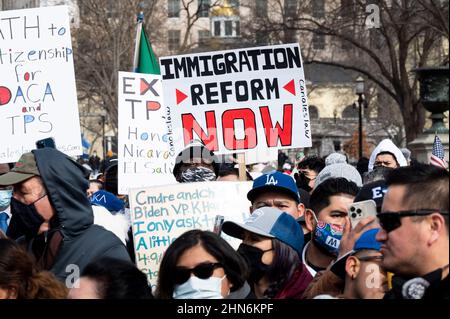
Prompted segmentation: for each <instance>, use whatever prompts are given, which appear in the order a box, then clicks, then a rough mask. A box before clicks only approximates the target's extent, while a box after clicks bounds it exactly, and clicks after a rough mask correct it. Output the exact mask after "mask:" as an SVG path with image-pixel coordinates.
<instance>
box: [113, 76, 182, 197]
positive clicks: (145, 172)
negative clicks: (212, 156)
mask: <svg viewBox="0 0 450 319" xmlns="http://www.w3.org/2000/svg"><path fill="white" fill-rule="evenodd" d="M162 95H163V94H162V82H161V76H158V75H153V74H141V73H130V72H119V94H118V96H119V154H118V155H119V156H118V160H119V164H118V165H119V193H120V194H128V189H129V188H136V187H149V186H157V185H164V184H165V185H167V184H172V183H175V178H174V176H173V174H172V171H173V166H174V163H175V156H176V155H177V154H176V151H175V148H174V136H173V134H172V130H171V120H170V118H169V117H167V114H166V113H167V112H166V108H165V107H164V104H163V97H162Z"/></svg>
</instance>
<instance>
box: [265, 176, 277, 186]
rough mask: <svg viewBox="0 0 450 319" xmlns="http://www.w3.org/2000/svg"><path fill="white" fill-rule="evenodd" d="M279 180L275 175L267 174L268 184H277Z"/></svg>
mask: <svg viewBox="0 0 450 319" xmlns="http://www.w3.org/2000/svg"><path fill="white" fill-rule="evenodd" d="M277 184H278V181H277V180H276V179H275V177H274V176H273V175H267V179H266V185H274V186H275V185H277Z"/></svg>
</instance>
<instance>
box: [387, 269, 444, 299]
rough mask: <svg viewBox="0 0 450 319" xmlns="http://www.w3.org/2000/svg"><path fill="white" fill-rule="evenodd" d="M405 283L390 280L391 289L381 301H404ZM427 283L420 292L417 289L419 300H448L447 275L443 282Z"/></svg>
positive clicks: (399, 279) (402, 280) (403, 281)
mask: <svg viewBox="0 0 450 319" xmlns="http://www.w3.org/2000/svg"><path fill="white" fill-rule="evenodd" d="M416 279H417V278H416ZM406 282H408V280H405V279H403V278H400V277H397V276H394V277H393V279H392V289H391V290H390V291H388V292H387V293H386V294H385V295H384V298H383V299H406V298H405V296H404V295H403V293H404V290H405V289H404V285H405V284H406ZM429 283H430V285H429V286H428V287H427V288H426V289H424V290H421V289H420V287H419V292H421V295H422V296H421V298H420V299H424V300H435V301H436V300H448V299H450V282H449V276H448V275H447V277H445V278H444V279H443V280H431V281H429ZM416 289H417V288H416Z"/></svg>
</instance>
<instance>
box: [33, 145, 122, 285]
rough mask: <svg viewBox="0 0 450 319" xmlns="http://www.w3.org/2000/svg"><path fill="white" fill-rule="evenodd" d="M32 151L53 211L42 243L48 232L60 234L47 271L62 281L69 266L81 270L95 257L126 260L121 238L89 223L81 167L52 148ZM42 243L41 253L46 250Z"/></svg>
mask: <svg viewBox="0 0 450 319" xmlns="http://www.w3.org/2000/svg"><path fill="white" fill-rule="evenodd" d="M33 154H34V156H35V159H36V164H37V167H38V170H39V173H40V174H41V178H42V181H43V183H44V185H45V188H46V190H47V194H48V197H49V200H50V203H51V205H52V207H53V208H54V210H55V216H54V217H53V218H52V219H51V220H50V230H49V232H48V234H47V237H49V241H48V242H47V241H46V242H45V243H46V244H45V246H49V245H50V242H51V240H52V239H51V237H50V236H52V234H54V233H56V232H58V233H59V234H60V235H61V237H62V239H61V240H60V242H59V243H58V246H57V249H56V250H55V251H56V254H55V255H54V259H53V262H52V265H51V266H50V268H49V269H48V270H50V271H51V272H53V273H54V274H55V275H56V276H57V277H58V278H59V279H61V280H65V278H66V277H67V276H68V275H70V274H72V273H73V272H74V270H73V267H74V266H73V265H76V266H78V269H79V271H80V273H81V272H82V271H83V269H84V268H85V267H86V266H87V265H88V264H89V263H90V262H91V261H93V260H94V259H96V258H99V257H104V256H108V257H112V258H117V259H122V260H127V261H130V257H129V255H128V253H127V251H126V248H125V246H124V244H123V243H122V242H121V240H120V239H119V238H118V237H117V236H115V235H114V234H113V233H112V232H110V231H108V230H106V229H104V228H103V227H101V226H98V225H95V224H94V223H93V222H94V214H93V211H92V207H91V203H90V202H89V199H88V198H87V195H86V190H87V189H88V187H89V185H88V184H89V182H88V180H87V179H86V178H85V177H84V168H83V167H82V166H81V165H79V164H78V163H76V162H75V161H73V160H72V159H70V158H69V157H68V156H66V155H65V154H63V153H61V152H59V151H57V150H55V149H52V148H43V149H37V150H33ZM45 246H44V250H43V251H44V255H45V251H46V250H48V249H47V248H48V247H45ZM44 257H45V256H44ZM68 266H69V267H68Z"/></svg>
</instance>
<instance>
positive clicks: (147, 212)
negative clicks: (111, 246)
mask: <svg viewBox="0 0 450 319" xmlns="http://www.w3.org/2000/svg"><path fill="white" fill-rule="evenodd" d="M251 187H252V183H251V182H202V183H189V184H177V185H167V186H162V187H152V188H142V189H130V196H129V199H130V215H131V219H132V227H133V237H134V246H135V252H136V264H137V266H138V268H139V269H140V270H141V271H143V272H144V273H145V274H146V275H147V277H148V280H149V283H150V284H151V285H152V286H153V287H155V285H156V282H157V277H158V271H159V264H160V263H161V260H162V257H163V254H164V252H165V251H166V249H167V247H168V246H169V245H170V244H171V243H172V242H173V241H174V240H175V239H176V238H178V237H179V236H180V235H181V234H183V233H185V232H186V231H188V230H192V229H202V230H211V231H212V230H213V227H214V221H215V218H216V216H217V215H222V216H224V219H225V220H232V221H236V222H243V221H244V220H245V219H246V218H248V217H249V216H250V212H249V207H250V205H251V204H250V202H249V201H248V200H247V197H246V194H247V192H248V191H249V190H250V189H251ZM222 237H224V238H225V239H226V240H228V241H229V242H230V244H231V245H232V246H233V247H235V248H237V247H238V245H239V243H240V240H238V239H235V238H232V237H229V236H226V235H225V234H222Z"/></svg>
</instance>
